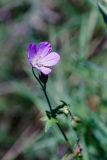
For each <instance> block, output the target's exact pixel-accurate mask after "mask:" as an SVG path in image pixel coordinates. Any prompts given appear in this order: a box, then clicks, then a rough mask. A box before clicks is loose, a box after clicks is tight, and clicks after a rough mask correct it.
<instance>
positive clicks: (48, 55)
mask: <svg viewBox="0 0 107 160" xmlns="http://www.w3.org/2000/svg"><path fill="white" fill-rule="evenodd" d="M59 60H60V55H59V54H58V53H56V52H52V46H51V44H50V43H48V42H40V43H39V44H35V43H30V44H29V45H28V62H29V63H30V64H31V65H32V67H34V68H37V69H38V70H39V71H40V72H42V73H43V74H44V75H48V74H49V73H50V72H51V71H52V69H51V67H52V66H54V65H56V64H57V63H58V61H59Z"/></svg>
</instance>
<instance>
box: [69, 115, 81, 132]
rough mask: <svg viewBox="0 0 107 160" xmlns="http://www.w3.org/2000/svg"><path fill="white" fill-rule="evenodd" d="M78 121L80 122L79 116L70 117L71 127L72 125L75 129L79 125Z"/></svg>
mask: <svg viewBox="0 0 107 160" xmlns="http://www.w3.org/2000/svg"><path fill="white" fill-rule="evenodd" d="M80 122H81V121H80V119H79V117H77V116H74V117H73V119H72V122H71V124H72V127H73V128H74V129H77V128H78V126H79V124H80Z"/></svg>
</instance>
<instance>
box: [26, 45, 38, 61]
mask: <svg viewBox="0 0 107 160" xmlns="http://www.w3.org/2000/svg"><path fill="white" fill-rule="evenodd" d="M36 54H37V47H36V44H35V43H29V45H28V61H29V63H31V61H32V59H33V58H34V56H35V55H36Z"/></svg>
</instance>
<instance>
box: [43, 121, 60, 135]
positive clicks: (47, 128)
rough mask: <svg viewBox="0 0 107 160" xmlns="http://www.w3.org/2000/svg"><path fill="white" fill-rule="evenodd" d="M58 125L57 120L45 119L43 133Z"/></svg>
mask: <svg viewBox="0 0 107 160" xmlns="http://www.w3.org/2000/svg"><path fill="white" fill-rule="evenodd" d="M56 123H58V120H57V119H55V118H51V119H47V121H46V124H45V132H47V131H48V130H49V128H50V127H52V126H53V125H55V124H56Z"/></svg>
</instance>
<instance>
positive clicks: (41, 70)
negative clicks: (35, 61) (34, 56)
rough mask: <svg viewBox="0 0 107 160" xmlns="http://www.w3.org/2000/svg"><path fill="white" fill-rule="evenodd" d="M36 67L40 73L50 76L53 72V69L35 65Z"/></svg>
mask: <svg viewBox="0 0 107 160" xmlns="http://www.w3.org/2000/svg"><path fill="white" fill-rule="evenodd" d="M34 67H36V68H37V69H38V70H39V71H40V72H42V73H43V74H45V75H48V74H49V73H50V72H51V70H52V69H51V68H47V67H39V66H37V65H35V66H34Z"/></svg>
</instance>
